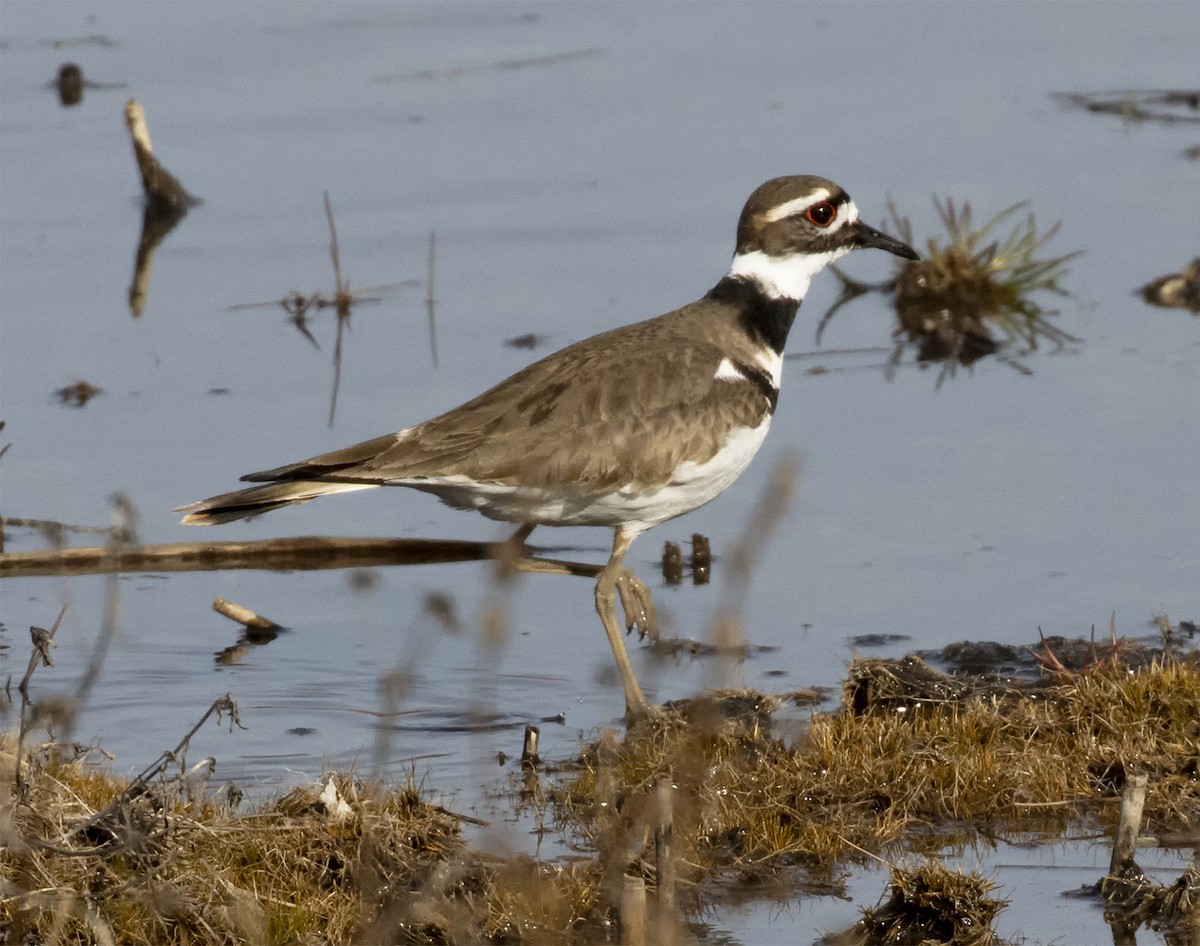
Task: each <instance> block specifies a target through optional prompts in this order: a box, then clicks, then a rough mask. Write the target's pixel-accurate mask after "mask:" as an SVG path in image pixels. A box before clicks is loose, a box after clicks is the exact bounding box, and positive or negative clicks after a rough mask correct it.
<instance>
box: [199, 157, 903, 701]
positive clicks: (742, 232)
mask: <svg viewBox="0 0 1200 946" xmlns="http://www.w3.org/2000/svg"><path fill="white" fill-rule="evenodd" d="M868 247H874V248H877V249H881V250H885V251H887V252H889V253H892V254H894V255H896V256H898V257H901V258H903V259H908V260H916V259H919V256H918V255H917V253H916V252H915V251H914V250H913V249H912V248H911V247H910V246H908V245H907V244H905V243H903V242H901V241H900V240H897V239H895V238H894V237H891V236H889V235H887V234H885V233H883V232H881V231H879V230H876V229H875V228H873V227H870V226H868V225H867V224H865V223H864V222H863V221H862V220H860V219H859V211H858V207H857V206H856V205H855V203H854V201H853V200H851V198H850V196H849V195H848V194H847V193H846V191H845V190H843V189H842V188H841V187H840V186H839V185H837V184H835V183H834V182H833V181H831V180H828V179H826V178H823V177H817V176H813V175H791V176H786V177H776V178H773V179H771V180H769V181H767V182H766V183H764V184H762V185H760V186H759V187H758V188H756V189H755V190H754V192H753V193H752V194H751V195H750V197H749V199H748V200H747V201H746V203H745V206H744V207H743V209H742V212H741V215H740V217H739V219H738V224H737V236H736V242H735V248H734V254H733V260H732V262H731V264H730V267H729V270H728V272H727V273H726V274H725V275H724V276H723V277H722V278H721V279H720V280H719V281H718V282H717V283H716V285H714V286H713V287H712V288H711V289H710V290H709V291H708V292H707V293H706V294H705V295H704V296H703V297H701V298H700V299H698V300H696V301H695V302H692V303H690V304H688V305H685V306H683V307H681V308H678V309H675V310H673V311H671V312H667V313H666V314H664V315H659V316H657V317H655V318H651V319H648V320H645V321H641V322H637V323H633V324H629V325H625V326H622V327H620V328H615V329H612V330H609V331H605V332H602V333H600V334H598V335H594V336H592V337H590V338H586V339H584V340H582V341H579V342H575V343H574V344H571V345H568V346H567V347H566V348H563V349H561V350H559V351H557V352H554V353H553V354H550V355H548V356H546V357H544V358H542V359H541V360H540V361H536V362H534V363H533V364H531V365H529V366H528V367H526V368H524V369H522V370H520V371H518V372H517V373H516V374H513V375H511V376H510V377H508V378H506V379H505V380H503V381H501V382H499V383H498V384H496V385H495V386H494V387H492V388H490V389H489V390H487V391H485V392H483V393H482V394H480V395H479V396H477V397H475V398H474V399H472V400H469V401H467V402H466V403H465V404H462V405H461V406H459V407H456V408H454V409H452V410H449V411H446V412H445V413H443V414H440V415H438V416H437V417H434V418H432V419H430V420H426V421H424V422H423V423H418V424H416V425H414V426H412V427H406V428H404V429H403V430H400V431H398V432H396V433H391V434H386V435H385V436H382V437H376V438H374V439H372V440H367V441H364V442H362V443H358V444H354V445H353V446H349V447H346V448H345V449H342V450H335V451H333V452H331V453H325V454H321V455H320V456H315V457H312V458H310V459H307V460H301V461H300V462H298V463H290V464H287V465H285V466H280V467H276V468H274V469H270V470H264V471H262V472H259V473H250V474H247V475H245V476H243V477H242V478H241V479H242V480H243V481H245V482H251V483H256V484H259V485H255V486H251V487H249V488H245V489H241V490H237V491H235V492H230V493H224V494H222V495H219V496H213V497H211V498H209V499H205V500H201V501H200V502H196V503H192V504H190V505H186V506H181V507H179V508H178V509H177V510H176V511H177V512H183V513H185V514H186V515H185V516H184V518H183V520H182V521H183V522H184V523H186V524H190V525H214V524H218V523H223V522H229V521H234V520H238V519H247V518H250V517H253V516H257V515H260V514H261V513H264V512H269V511H271V510H273V509H278V508H281V507H283V506H290V505H293V504H295V503H304V502H308V501H309V500H312V499H316V498H317V497H319V496H324V495H327V494H332V493H344V492H350V491H353V490H362V489H371V488H374V487H377V486H407V487H410V488H412V489H416V490H421V491H424V492H428V493H432V494H434V495H435V496H437V497H438V498H440V499H441V500H442V501H443V502H445V503H446V504H448V505H450V506H452V507H456V508H460V509H474V510H477V511H479V512H481V513H482V514H483V515H484V516H487V517H489V518H491V519H497V520H501V521H505V522H509V523H516V524H517V525H518V529H517V531H516V533H515V534H514V535H513V536H512V538H511V539H510V540H509V543H510V544H511V546H512V548H514V549H516V550H517V551H518V552H521V553H523V550H524V548H525V540H526V539H527V538H528V537H529V534H530V533H531V532H532V531H533V529H534V528H535V527H537V526H539V525H546V526H604V527H607V528H610V529H612V531H613V541H612V549H611V552H610V554H609V558H608V561H607V563H606V564H605V565H604V567H603V568H601V569H599V571H598V577H597V581H596V586H595V593H594V598H595V606H596V612H597V614H598V615H599V617H600V621H601V623H602V625H603V626H604V631H605V634H606V635H607V637H608V641H609V644H610V646H611V647H612V651H613V656H614V657H615V659H616V663H617V669H618V671H619V673H620V677H621V682H622V686H623V689H624V694H625V715H626V718H627V719H628V720H630V721H634V720H637V719H640V718H644V717H646V716H648V715H651V714H653V713H655V712H657V708H656V707H655V706H654V705H653V704H651V703H650V702H649V701H648V700H647V699H646V696H645V694H644V692H643V690H642V688H641V685H640V684H639V683H638V680H637V676H636V674H635V673H634V669H633V665H632V663H631V661H630V659H629V655H628V653H627V652H626V649H625V644H624V640H623V635H622V633H621V629H620V627H619V626H618V623H617V617H616V600H617V597H618V595H619V596H620V600H621V604H622V607H623V609H624V611H625V615H626V628H625V630H626V632H628V631H629V630H631V629H632V627H633V626H634V624H636V625H637V626H638V629H639V631H640V632H642V633H645V632H647V631H650V632H651V633H656V627H655V623H656V619H655V613H654V607H653V598H652V596H651V594H650V591H649V589H648V588H647V587H646V585H645V584H644V583H643V582H642V581H641V580H640V579H639V578H638V577H637V575H636V574H634V572H633V571H632V569H630V568H628V567H626V566H625V565H624V559H625V555H626V552H627V551H628V550H629V546H630V544H631V543H632V542H633V540H634V539H635V538H636V537H637V536H638V535H640V534H641V533H642V532H644V531H646V530H647V529H649V528H651V527H652V526H655V525H658V524H659V523H662V522H665V521H667V520H669V519H672V518H674V517H676V516H680V515H683V514H684V513H687V512H690V511H691V510H693V509H696V508H698V507H700V506H703V505H704V504H705V503H707V502H709V501H710V500H712V499H714V498H716V497H717V496H718V495H719V494H720V493H722V492H723V491H724V490H725V489H727V488H728V487H729V486H730V485H731V484H732V483H733V482H734V480H736V479H737V478H738V476H739V475H740V474H741V473H742V472H743V471H744V470H745V469H746V467H747V465H748V464H749V463H750V461H751V459H752V458H753V457H754V455H755V454H756V453H757V452H758V450H759V448H760V447H761V446H762V444H763V440H764V438H765V437H766V435H767V430H768V428H769V427H770V424H771V418H772V416H773V415H774V413H775V408H776V405H777V403H778V399H779V389H780V381H781V376H782V371H783V350H784V345H785V344H786V342H787V338H788V332H789V331H790V330H791V327H792V323H793V321H794V320H795V318H796V314H797V312H798V310H799V307H800V303H801V301H802V300H803V299H804V296H805V294H806V293H807V291H808V288H809V284H810V283H811V282H812V279H813V277H814V276H816V275H817V273H819V272H820V271H821V270H822V269H824V268H825V267H826V266H827V265H829V264H830V263H832V262H834V261H835V260H837V259H839V258H840V257H842V256H844V255H845V254H847V253H849V252H850V251H852V250H855V249H860V248H868ZM534 562H535V560H533V559H531V558H529V557H528V556H523V554H522V555H520V556H518V558H517V567H518V568H521V566H522V565H525V566H526V567H525V568H524V569H523V570H529V571H537V570H541V569H539V568H538V567H537V566H536V565H535V564H533V563H534Z"/></svg>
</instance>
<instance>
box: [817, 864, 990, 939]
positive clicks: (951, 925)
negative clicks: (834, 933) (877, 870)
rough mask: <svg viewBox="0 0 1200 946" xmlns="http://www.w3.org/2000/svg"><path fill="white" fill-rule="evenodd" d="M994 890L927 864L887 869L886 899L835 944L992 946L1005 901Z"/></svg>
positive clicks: (971, 877) (976, 879) (983, 881)
mask: <svg viewBox="0 0 1200 946" xmlns="http://www.w3.org/2000/svg"><path fill="white" fill-rule="evenodd" d="M995 889H996V885H995V884H993V883H992V882H991V881H989V880H987V879H985V878H983V877H980V876H979V875H978V874H963V873H959V872H957V871H951V870H947V869H946V868H945V867H943V866H942V865H941V864H939V863H937V862H935V861H930V862H927V863H925V864H922V865H921V866H920V867H917V868H915V869H912V870H909V869H905V868H901V867H893V868H892V877H891V882H890V883H889V884H888V891H889V893H888V895H887V900H886V901H885V902H883V903H881V904H880V905H879V906H877V907H871V908H869V909H866V910H863V917H862V919H861V920H859V922H858V923H857V924H856V925H855V926H854V927H853V929H851V930H850V932H849V935H848V936H846V937H842V938H840V942H843V943H849V942H855V943H945V944H948V946H994V944H997V943H999V942H1000V940H999V938H998V937H997V936H996V934H995V933H994V932H993V931H992V922H993V921H994V920H995V919H996V915H997V914H998V913H999V912H1000V911H1001V910H1002V909H1004V907H1005V906H1007V904H1008V901H1007V900H999V899H996V898H994V897H992V896H991V893H992V891H993V890H995Z"/></svg>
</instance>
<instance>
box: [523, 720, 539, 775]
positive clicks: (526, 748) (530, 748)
mask: <svg viewBox="0 0 1200 946" xmlns="http://www.w3.org/2000/svg"><path fill="white" fill-rule="evenodd" d="M541 735H542V731H541V730H540V729H538V727H537V726H534V725H531V724H529V725H526V726H525V743H524V745H523V746H522V748H521V765H523V766H529V767H533V766H536V765H537V764H538V763H539V762H540V761H541V757H540V756H539V755H538V740H539V739H540V738H541Z"/></svg>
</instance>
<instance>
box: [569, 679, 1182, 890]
mask: <svg viewBox="0 0 1200 946" xmlns="http://www.w3.org/2000/svg"><path fill="white" fill-rule="evenodd" d="M915 660H916V659H915V658H908V659H907V660H906V661H904V662H899V661H882V660H861V661H856V662H855V663H854V664H853V665H852V666H851V668H850V680H849V682H848V683H847V685H846V695H847V698H848V701H847V702H846V704H845V705H844V706H843V708H842V710H841V711H839V712H837V713H833V714H816V715H815V716H814V717H813V719H812V722H811V726H810V728H809V731H808V734H807V738H806V739H804V740H803V741H802V742H799V743H797V744H794V745H787V744H785V743H784V742H782V741H781V740H778V739H774V738H772V737H771V736H770V733H769V729H768V728H767V726H768V725H769V720H767V723H766V724H764V720H763V718H761V717H760V716H758V715H756V714H751V715H749V716H743V717H741V718H738V719H734V720H732V721H731V720H730V719H729V718H727V717H725V716H724V715H723V714H722V713H721V712H720V709H721V707H722V706H723V705H725V704H726V703H728V699H729V698H728V696H727V695H726V696H724V697H722V698H719V699H716V700H713V701H710V702H709V713H710V722H709V723H708V724H701V725H698V724H697V723H696V722H695V721H692V722H685V720H684V718H683V717H682V716H681V715H674V716H671V717H668V718H667V719H665V720H659V721H655V722H653V723H651V724H649V725H647V726H645V727H643V728H642V729H640V730H638V731H635V732H633V733H631V734H630V735H629V736H628V737H627V738H626V739H625V741H624V742H623V743H620V744H619V745H618V744H615V743H614V744H611V745H608V746H607V747H606V746H605V745H603V744H597V745H595V746H591V747H589V748H588V750H586V751H585V752H584V754H583V757H582V759H581V761H580V766H579V772H578V773H577V775H576V776H575V778H574V780H573V781H571V782H568V783H566V784H565V785H564V787H563V791H562V792H561V793H560V794H559V796H558V798H557V803H558V806H559V813H560V817H561V818H562V819H563V820H564V822H565V823H568V824H570V825H574V826H577V827H578V830H580V831H581V832H582V833H583V834H584V836H585V837H586V838H587V839H588V840H589V841H590V842H591V843H593V844H594V845H596V846H597V847H598V848H599V849H600V850H605V849H610V850H615V851H617V852H618V855H617V856H618V859H620V858H627V859H629V860H635V861H636V860H637V859H638V858H642V857H645V856H647V855H645V853H644V851H645V845H646V839H647V832H648V827H647V825H648V824H649V818H650V815H649V808H650V799H651V796H652V791H653V786H654V784H655V782H656V780H657V779H658V778H659V777H660V776H662V775H664V774H669V775H670V777H671V778H672V780H673V782H674V784H675V785H676V791H677V795H678V798H679V802H678V803H677V805H676V812H677V814H676V825H675V844H676V846H677V847H678V848H679V850H680V857H681V860H682V862H683V863H684V864H685V865H687V867H688V869H689V870H690V871H691V874H692V876H693V878H697V877H700V876H702V875H706V874H707V875H711V874H712V872H714V871H717V872H720V871H722V870H734V871H740V872H751V873H753V872H755V871H759V870H762V869H770V868H773V867H778V866H782V865H787V864H803V865H807V866H809V867H810V868H818V869H830V868H832V867H833V866H835V865H836V864H837V863H839V862H844V861H847V860H849V861H855V860H858V859H861V858H862V857H864V856H868V855H869V856H872V857H877V856H883V855H887V854H888V853H889V851H891V850H893V848H894V845H895V844H897V843H898V842H901V841H903V842H905V843H906V844H908V845H910V846H911V845H917V846H919V845H920V843H921V840H920V839H921V838H922V837H924V836H928V835H930V834H931V833H932V834H934V835H936V837H937V843H938V844H943V843H945V842H946V841H947V836H946V834H945V832H947V831H952V832H956V833H957V834H958V835H959V837H960V838H961V839H966V838H969V837H970V836H971V835H972V834H973V833H974V832H976V831H977V830H979V829H980V828H982V827H985V826H986V827H987V828H988V829H989V830H1043V831H1048V832H1053V833H1058V832H1061V831H1062V830H1063V829H1064V828H1065V827H1067V826H1068V824H1070V823H1071V822H1072V821H1073V820H1080V819H1087V820H1089V821H1091V820H1099V821H1100V822H1103V823H1108V822H1110V821H1112V820H1113V819H1115V816H1116V811H1117V805H1116V802H1117V800H1118V799H1119V797H1120V792H1121V789H1122V786H1123V783H1124V779H1125V776H1126V774H1128V773H1132V772H1135V771H1142V772H1147V773H1148V774H1150V777H1151V790H1150V793H1149V796H1148V799H1147V804H1146V817H1147V819H1148V822H1149V823H1150V824H1151V825H1152V826H1153V828H1154V830H1160V831H1166V830H1175V829H1180V828H1182V827H1185V826H1186V825H1188V824H1189V823H1192V824H1194V823H1195V822H1196V820H1197V818H1198V817H1200V781H1198V780H1197V771H1200V717H1197V715H1196V712H1195V707H1196V706H1198V705H1200V671H1198V670H1197V668H1196V666H1195V664H1194V663H1192V662H1184V661H1179V660H1174V659H1163V660H1158V661H1152V662H1151V663H1149V664H1148V665H1146V666H1144V667H1142V668H1141V669H1139V670H1137V671H1129V670H1128V668H1125V667H1110V668H1100V669H1096V670H1093V671H1089V672H1086V673H1082V674H1077V675H1074V676H1072V677H1070V678H1067V679H1056V680H1054V681H1050V682H1047V683H1041V684H1038V685H1036V686H1027V687H1024V688H1019V687H1015V686H1013V687H1008V688H1006V689H1005V690H1003V691H1000V690H997V689H996V688H995V687H994V686H991V687H988V688H984V687H971V686H967V685H964V683H963V682H962V681H959V680H956V679H954V678H950V677H948V676H946V675H945V674H940V673H938V672H937V671H935V670H932V669H931V668H928V667H926V666H924V665H923V664H921V667H922V673H921V674H920V675H918V676H917V677H914V676H913V675H911V674H909V680H908V684H906V685H908V686H909V689H908V690H907V691H906V695H905V697H904V699H903V700H900V699H898V698H897V696H896V693H895V691H894V688H891V687H890V683H891V681H893V680H894V678H895V677H896V673H897V668H898V667H899V668H900V670H902V671H903V670H904V665H911V664H912V663H913V662H914V661H915ZM918 678H924V681H925V683H924V688H922V689H915V688H912V681H913V680H914V679H918ZM868 679H869V680H870V681H871V683H870V684H868V683H867V682H865V681H866V680H868ZM745 699H746V698H745V697H742V701H743V703H744V701H745ZM718 721H719V722H718ZM606 786H607V788H606Z"/></svg>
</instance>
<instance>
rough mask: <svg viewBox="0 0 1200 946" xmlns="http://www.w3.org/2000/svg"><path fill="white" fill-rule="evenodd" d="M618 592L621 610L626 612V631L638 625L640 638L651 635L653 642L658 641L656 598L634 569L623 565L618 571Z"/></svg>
mask: <svg viewBox="0 0 1200 946" xmlns="http://www.w3.org/2000/svg"><path fill="white" fill-rule="evenodd" d="M616 583H617V593H618V594H619V595H620V596H621V610H622V611H624V612H625V633H626V634H628V633H629V632H630V631H632V630H633V628H634V626H635V625H636V627H637V629H638V640H641V639H643V638H645V637H646V636H647V635H648V636H649V637H650V641H651V643H655V644H657V643H658V615H657V613H656V612H655V610H654V598H653V597H652V596H651V594H650V589H649V588H647V587H646V583H645V582H643V581H642V580H641V579H640V578H638V576H637V575H635V574H634V572H633V569H630V568H624V567H622V568H621V570H620V571H619V572H618V573H617V579H616Z"/></svg>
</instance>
